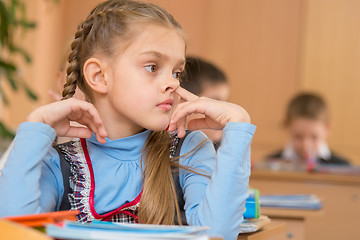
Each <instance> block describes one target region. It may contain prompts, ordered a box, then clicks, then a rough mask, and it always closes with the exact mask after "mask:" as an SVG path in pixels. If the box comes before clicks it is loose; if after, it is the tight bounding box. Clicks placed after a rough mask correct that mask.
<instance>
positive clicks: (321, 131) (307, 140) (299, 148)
mask: <svg viewBox="0 0 360 240" xmlns="http://www.w3.org/2000/svg"><path fill="white" fill-rule="evenodd" d="M328 131H329V126H328V125H327V124H326V123H325V122H324V121H322V120H313V119H307V118H296V119H294V120H293V121H292V122H291V123H290V124H289V126H288V132H289V136H290V139H291V141H292V144H293V146H294V149H295V151H296V152H297V154H298V155H299V156H300V157H302V158H303V159H306V158H307V157H309V156H314V155H316V154H317V153H318V148H319V146H320V143H322V142H323V141H325V140H326V137H327V135H328Z"/></svg>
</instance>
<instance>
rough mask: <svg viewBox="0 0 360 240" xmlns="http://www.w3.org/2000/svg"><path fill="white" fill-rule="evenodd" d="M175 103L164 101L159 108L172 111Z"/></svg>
mask: <svg viewBox="0 0 360 240" xmlns="http://www.w3.org/2000/svg"><path fill="white" fill-rule="evenodd" d="M173 102H174V100H172V99H167V100H165V101H163V102H162V103H160V104H158V105H157V106H158V107H159V108H161V109H164V110H171V108H172V104H173Z"/></svg>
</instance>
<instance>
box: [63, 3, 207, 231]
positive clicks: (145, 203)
mask: <svg viewBox="0 0 360 240" xmlns="http://www.w3.org/2000/svg"><path fill="white" fill-rule="evenodd" d="M144 23H150V24H159V25H161V26H165V27H169V28H172V29H174V30H176V31H178V32H179V33H180V34H183V32H182V29H181V26H180V25H179V23H177V22H176V21H175V20H174V18H173V17H172V16H171V15H170V14H169V13H167V12H166V11H165V10H164V9H162V8H160V7H158V6H156V5H154V4H150V3H142V2H136V1H131V0H109V1H106V2H104V3H101V4H100V5H98V6H97V7H96V8H95V9H94V10H93V11H92V12H91V13H90V14H89V16H88V17H87V18H86V20H85V21H84V22H83V23H82V24H80V25H79V27H78V30H77V32H76V33H75V39H74V41H73V42H72V44H71V51H70V53H69V58H68V62H69V65H68V68H67V81H66V83H65V85H64V90H63V93H62V95H63V99H67V98H70V97H72V96H73V95H74V93H75V89H76V86H78V87H79V88H80V89H81V90H82V91H83V92H84V93H85V94H86V96H87V97H88V99H90V100H92V96H91V93H90V91H89V87H88V86H87V84H86V81H85V79H84V74H83V71H82V68H83V66H84V63H85V62H86V60H87V59H89V58H90V57H91V56H93V55H94V54H101V56H107V57H112V56H113V55H114V54H116V53H119V48H120V49H124V48H126V46H127V45H128V44H130V42H131V40H132V39H134V38H135V37H136V34H137V31H139V28H135V27H134V24H144ZM140 26H141V25H140ZM203 144H204V143H202V144H200V145H203ZM200 145H199V146H200ZM199 146H198V147H199ZM169 148H170V137H169V134H168V133H167V132H166V131H160V132H152V133H151V134H150V136H149V138H148V140H147V142H146V144H145V146H144V149H143V156H144V158H145V159H144V170H143V173H144V187H143V193H142V197H141V200H140V206H139V211H138V218H139V221H140V222H141V223H152V224H174V216H175V212H177V216H178V218H177V219H178V222H179V223H181V220H180V218H179V216H180V214H179V206H178V204H177V198H176V192H175V187H174V182H173V178H172V172H171V166H177V167H179V165H178V164H177V163H175V162H174V161H171V159H170V150H169ZM195 149H196V148H195ZM142 159H143V157H142ZM189 170H190V171H192V170H191V169H189Z"/></svg>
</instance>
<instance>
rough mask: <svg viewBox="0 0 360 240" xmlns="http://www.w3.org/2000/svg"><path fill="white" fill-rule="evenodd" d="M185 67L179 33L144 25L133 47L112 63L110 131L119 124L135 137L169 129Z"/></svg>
mask: <svg viewBox="0 0 360 240" xmlns="http://www.w3.org/2000/svg"><path fill="white" fill-rule="evenodd" d="M184 65H185V41H184V39H183V37H182V36H181V35H180V34H179V33H178V32H177V31H175V30H174V29H171V28H166V27H163V26H159V25H155V24H154V25H145V24H144V25H142V28H141V31H140V32H139V34H138V35H137V36H136V37H135V39H134V40H133V41H132V42H131V43H130V45H129V46H128V47H127V48H126V49H125V50H123V51H122V52H121V53H120V54H119V55H118V56H116V57H115V58H114V59H113V61H112V62H111V63H110V69H111V70H110V71H109V76H108V77H109V80H110V81H109V89H110V90H109V93H108V95H107V97H108V101H109V103H110V108H109V111H108V112H107V113H106V115H107V116H109V117H110V119H112V121H113V123H112V124H113V125H112V126H111V127H112V128H113V127H116V126H119V125H118V124H120V126H124V127H126V128H127V129H129V128H130V129H132V130H133V131H134V133H137V132H140V131H142V130H143V129H144V128H146V129H150V130H154V131H159V130H164V129H166V127H167V126H168V124H169V121H170V117H171V114H172V112H173V110H174V108H175V105H176V104H177V103H178V101H179V97H178V96H177V95H176V94H175V93H174V91H175V89H176V88H177V87H178V86H179V75H180V73H181V72H182V71H183V70H184V67H185V66H184ZM100 107H101V106H100ZM105 122H106V120H105Z"/></svg>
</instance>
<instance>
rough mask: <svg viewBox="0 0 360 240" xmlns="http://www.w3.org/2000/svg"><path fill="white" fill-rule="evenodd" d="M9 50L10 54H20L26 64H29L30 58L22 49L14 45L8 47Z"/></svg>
mask: <svg viewBox="0 0 360 240" xmlns="http://www.w3.org/2000/svg"><path fill="white" fill-rule="evenodd" d="M9 49H10V52H12V53H20V54H21V55H22V56H23V58H24V59H25V61H26V62H27V63H31V57H30V55H29V54H28V53H27V52H26V51H25V50H24V49H22V48H20V47H17V46H14V45H10V47H9Z"/></svg>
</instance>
